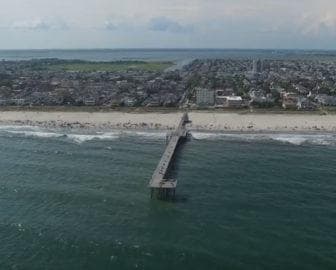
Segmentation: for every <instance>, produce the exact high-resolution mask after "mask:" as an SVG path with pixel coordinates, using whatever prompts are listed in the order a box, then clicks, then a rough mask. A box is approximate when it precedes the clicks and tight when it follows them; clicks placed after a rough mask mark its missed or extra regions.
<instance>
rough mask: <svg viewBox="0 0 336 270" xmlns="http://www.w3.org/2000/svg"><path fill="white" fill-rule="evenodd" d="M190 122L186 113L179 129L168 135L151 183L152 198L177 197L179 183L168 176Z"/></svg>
mask: <svg viewBox="0 0 336 270" xmlns="http://www.w3.org/2000/svg"><path fill="white" fill-rule="evenodd" d="M188 122H189V119H188V114H187V113H184V114H183V116H182V118H181V120H180V123H179V125H178V127H177V129H176V130H175V131H174V132H173V133H171V134H169V135H168V143H167V147H166V150H165V152H164V153H163V155H162V158H161V160H160V162H159V164H158V166H157V168H156V170H155V171H154V173H153V176H152V179H151V181H150V183H149V187H150V189H151V197H153V196H154V195H155V196H156V197H157V198H159V199H167V198H170V197H173V196H175V188H176V185H177V181H176V180H174V179H167V175H168V172H169V169H170V167H171V164H172V162H173V161H174V156H175V153H176V150H177V147H178V145H179V143H180V142H181V140H183V139H185V138H186V137H187V135H188V131H187V129H186V127H185V125H186V124H187V123H188Z"/></svg>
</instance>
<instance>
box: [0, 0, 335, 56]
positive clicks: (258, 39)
mask: <svg viewBox="0 0 336 270" xmlns="http://www.w3.org/2000/svg"><path fill="white" fill-rule="evenodd" d="M0 4H1V9H0V37H1V39H0V40H1V42H0V49H68V48H69V49H71V48H72V49H75V48H251V49H257V48H263V49H264V48H270V49H336V1H335V0H184V1H182V0H122V1H121V0H0Z"/></svg>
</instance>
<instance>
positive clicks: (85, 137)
mask: <svg viewBox="0 0 336 270" xmlns="http://www.w3.org/2000/svg"><path fill="white" fill-rule="evenodd" d="M66 137H67V138H69V139H70V140H73V141H74V142H76V143H83V142H87V141H92V140H115V139H118V138H119V135H118V134H117V133H115V132H108V133H102V134H67V135H66Z"/></svg>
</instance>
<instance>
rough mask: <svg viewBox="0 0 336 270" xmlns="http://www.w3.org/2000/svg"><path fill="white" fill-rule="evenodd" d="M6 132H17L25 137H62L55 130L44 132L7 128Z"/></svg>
mask: <svg viewBox="0 0 336 270" xmlns="http://www.w3.org/2000/svg"><path fill="white" fill-rule="evenodd" d="M6 132H8V133H12V134H19V135H24V136H27V137H38V138H58V137H63V136H64V134H60V133H55V132H44V131H25V130H22V131H14V130H7V131H6Z"/></svg>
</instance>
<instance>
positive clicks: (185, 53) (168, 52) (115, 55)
mask: <svg viewBox="0 0 336 270" xmlns="http://www.w3.org/2000/svg"><path fill="white" fill-rule="evenodd" d="M315 57H319V58H321V57H322V58H325V57H326V58H330V57H332V58H335V57H336V51H305V50H252V49H246V50H239V49H90V50H48V49H46V50H0V59H4V60H30V59H41V58H42V59H43V58H59V59H68V60H69V59H80V60H86V61H120V60H143V61H173V62H176V63H177V64H181V65H182V64H185V63H188V62H189V61H191V60H194V59H225V58H233V59H234V58H275V59H283V58H300V59H302V58H315Z"/></svg>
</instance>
